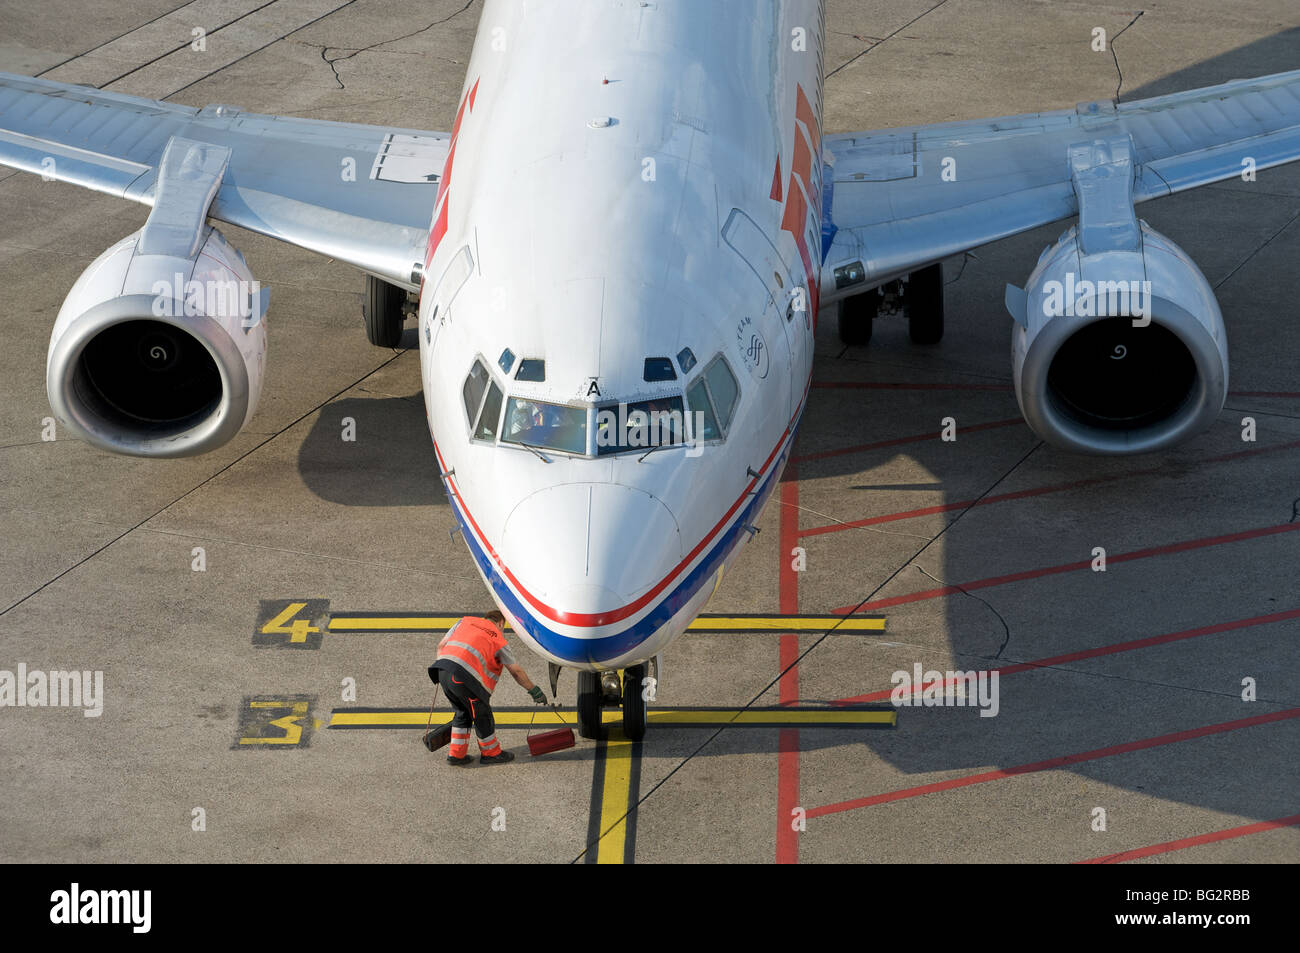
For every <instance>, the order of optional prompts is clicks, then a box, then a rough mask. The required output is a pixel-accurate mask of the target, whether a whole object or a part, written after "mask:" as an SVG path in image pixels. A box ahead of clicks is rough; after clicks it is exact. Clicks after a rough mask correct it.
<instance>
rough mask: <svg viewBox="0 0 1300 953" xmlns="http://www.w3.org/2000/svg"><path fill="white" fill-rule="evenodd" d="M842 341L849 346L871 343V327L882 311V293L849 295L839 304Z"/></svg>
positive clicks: (871, 292)
mask: <svg viewBox="0 0 1300 953" xmlns="http://www.w3.org/2000/svg"><path fill="white" fill-rule="evenodd" d="M838 309H839V318H840V341H841V342H842V343H844V344H845V345H847V346H849V347H863V346H865V345H867V344H870V343H871V328H872V324H873V322H874V321H875V320H876V314H877V313H878V312H879V311H880V293H879V292H878V291H874V290H873V291H867V292H864V293H862V294H860V295H849V297H847V298H844V299H842V300H841V301H840V303H839V305H838Z"/></svg>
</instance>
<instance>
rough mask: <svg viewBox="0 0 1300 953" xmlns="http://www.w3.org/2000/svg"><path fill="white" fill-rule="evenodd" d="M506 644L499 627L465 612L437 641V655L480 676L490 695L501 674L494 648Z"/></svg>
mask: <svg viewBox="0 0 1300 953" xmlns="http://www.w3.org/2000/svg"><path fill="white" fill-rule="evenodd" d="M506 645H507V642H506V637H505V636H504V635H502V634H501V630H500V629H498V628H497V627H496V626H495V625H493V624H492V623H491V622H489V621H488V620H487V619H480V618H479V617H478V616H472V615H467V616H465V618H463V619H461V620H460V621H459V622H457V623H456V624H455V625H453V626H452V627H451V628H450V629H448V630H447V634H446V635H444V636H443V637H442V641H441V642H439V643H438V658H439V660H441V659H450V660H451V661H453V662H455V663H457V664H458V665H460V666H462V667H464V668H465V670H466V671H468V672H469V673H470V674H471V675H473V676H474V677H475V678H477V679H478V680H479V682H480V683H481V684H482V685H483V687H484V688H486V689H487V693H488V694H489V695H491V694H492V692H493V691H494V690H495V689H496V687H497V679H498V678H500V677H501V668H502V666H501V662H500V661H498V659H497V652H498V651H500V650H501V649H503V648H505V647H506Z"/></svg>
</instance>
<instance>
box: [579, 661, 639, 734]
mask: <svg viewBox="0 0 1300 953" xmlns="http://www.w3.org/2000/svg"><path fill="white" fill-rule="evenodd" d="M646 671H647V668H646V665H645V664H644V663H643V664H641V665H631V666H629V667H628V668H627V669H625V670H624V672H623V683H622V685H621V686H620V685H619V678H618V673H617V672H579V673H578V734H580V735H581V736H582V737H584V738H603V737H605V729H604V723H603V718H602V714H601V712H602V709H605V708H614V707H616V706H618V705H619V704H620V703H621V704H622V707H623V735H624V737H626V738H627V739H628V740H629V741H640V740H641V739H643V738H644V737H645V730H646V723H647V720H646V684H647V679H646Z"/></svg>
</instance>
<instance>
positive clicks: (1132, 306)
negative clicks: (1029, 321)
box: [1043, 272, 1151, 328]
mask: <svg viewBox="0 0 1300 953" xmlns="http://www.w3.org/2000/svg"><path fill="white" fill-rule="evenodd" d="M1043 314H1044V315H1045V316H1046V317H1049V318H1132V319H1133V327H1135V328H1144V327H1146V326H1147V325H1148V324H1150V323H1151V282H1149V281H1088V280H1086V279H1085V280H1083V281H1078V280H1076V279H1075V276H1074V273H1073V272H1067V273H1066V275H1065V281H1064V282H1061V281H1056V280H1055V279H1053V280H1052V281H1048V282H1044V284H1043Z"/></svg>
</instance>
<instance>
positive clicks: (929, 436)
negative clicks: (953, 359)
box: [795, 417, 1024, 462]
mask: <svg viewBox="0 0 1300 953" xmlns="http://www.w3.org/2000/svg"><path fill="white" fill-rule="evenodd" d="M1023 423H1024V420H1022V419H1021V418H1020V417H1012V418H1010V419H1009V420H994V421H992V422H991V423H986V424H975V425H974V426H971V427H958V428H957V433H959V434H966V433H975V432H976V431H979V430H993V429H995V428H997V427H1011V426H1014V425H1015V424H1023ZM941 433H942V431H940V430H932V431H930V432H929V433H918V434H914V435H912V436H910V437H894V438H893V439H892V440H881V441H879V442H877V443H864V444H859V445H858V446H856V447H844V448H842V449H840V450H821V451H819V452H817V453H805V454H802V455H800V456H799V457H797V458H795V459H797V460H799V461H800V462H803V461H805V460H825V459H826V458H828V457H842V456H844V455H845V454H849V453H866V452H867V451H868V450H880V449H881V448H883V447H897V446H899V445H900V444H905V443H923V442H925V441H926V440H938V439H939V437H940V435H941Z"/></svg>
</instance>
